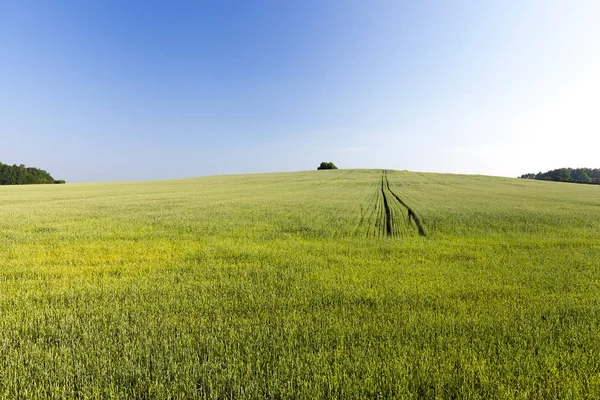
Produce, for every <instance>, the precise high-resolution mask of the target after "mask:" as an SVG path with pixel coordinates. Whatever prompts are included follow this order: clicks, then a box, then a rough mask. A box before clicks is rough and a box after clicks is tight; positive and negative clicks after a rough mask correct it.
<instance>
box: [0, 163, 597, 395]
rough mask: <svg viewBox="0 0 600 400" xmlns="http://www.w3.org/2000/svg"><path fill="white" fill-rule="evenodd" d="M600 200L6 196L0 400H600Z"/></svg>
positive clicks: (176, 188) (255, 186)
mask: <svg viewBox="0 0 600 400" xmlns="http://www.w3.org/2000/svg"><path fill="white" fill-rule="evenodd" d="M382 176H384V177H386V178H387V180H388V182H389V188H388V186H387V185H383V188H382ZM382 189H383V190H382ZM598 189H600V188H599V187H597V186H592V185H555V184H552V183H550V182H532V181H527V180H517V179H505V178H492V177H482V176H460V175H448V174H418V173H410V172H400V171H388V172H387V173H386V174H382V171H381V170H377V171H375V170H337V171H331V173H327V174H322V173H318V172H317V171H313V172H302V173H281V174H264V175H237V176H221V177H206V178H198V179H187V180H177V181H164V182H147V183H146V182H136V183H112V184H106V183H104V184H72V185H40V186H20V187H0V209H1V212H2V215H3V218H1V219H0V232H2V235H0V310H1V312H2V318H0V349H1V350H2V357H0V382H1V383H0V397H2V398H24V399H27V398H32V399H33V398H35V399H38V398H209V399H219V398H297V399H318V398H328V399H329V398H338V399H364V398H407V399H420V398H444V399H448V398H468V399H477V398H479V399H494V398H495V399H503V398H505V399H509V398H523V399H528V398H535V399H546V398H551V399H553V398H599V397H600V336H599V332H600V311H599V310H600V307H599V305H600V269H599V268H598V260H599V259H600V207H598V198H599V197H598V195H599V192H598ZM392 193H394V194H396V195H397V196H398V197H399V198H401V199H402V201H403V202H404V203H405V204H406V205H407V206H408V207H410V209H411V210H413V212H415V213H417V214H418V215H419V217H420V220H421V221H422V223H423V224H424V226H425V227H426V228H427V236H426V237H424V236H420V235H419V234H418V231H417V229H415V226H414V223H413V222H411V220H410V219H409V215H408V211H407V208H406V207H405V206H403V205H402V204H401V203H400V202H399V201H396V200H395V197H394V196H393V195H392ZM384 195H385V196H386V197H387V201H388V208H389V213H390V222H391V230H392V232H395V233H394V235H393V236H387V235H386V234H385V232H386V229H385V227H384V224H385V221H386V213H385V207H384V204H383V196H384ZM323 199H327V201H323Z"/></svg>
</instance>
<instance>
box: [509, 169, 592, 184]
mask: <svg viewBox="0 0 600 400" xmlns="http://www.w3.org/2000/svg"><path fill="white" fill-rule="evenodd" d="M519 178H521V179H537V180H540V181H556V182H575V183H594V184H600V168H559V169H553V170H552V171H548V172H538V173H537V174H524V175H521V176H520V177H519Z"/></svg>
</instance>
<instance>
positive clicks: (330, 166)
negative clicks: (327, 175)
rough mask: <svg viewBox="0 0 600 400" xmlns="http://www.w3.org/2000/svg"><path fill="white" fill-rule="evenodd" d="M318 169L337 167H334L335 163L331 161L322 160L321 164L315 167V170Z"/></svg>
mask: <svg viewBox="0 0 600 400" xmlns="http://www.w3.org/2000/svg"><path fill="white" fill-rule="evenodd" d="M319 169H338V167H336V166H335V164H334V163H332V162H325V161H323V162H322V163H321V165H319V168H317V170H319Z"/></svg>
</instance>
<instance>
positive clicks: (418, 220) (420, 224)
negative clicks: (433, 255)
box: [381, 170, 427, 236]
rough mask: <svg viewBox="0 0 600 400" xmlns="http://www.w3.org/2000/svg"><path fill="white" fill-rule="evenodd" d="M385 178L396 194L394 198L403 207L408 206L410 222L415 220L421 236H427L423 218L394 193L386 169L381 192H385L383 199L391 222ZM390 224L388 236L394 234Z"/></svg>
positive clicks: (389, 189)
mask: <svg viewBox="0 0 600 400" xmlns="http://www.w3.org/2000/svg"><path fill="white" fill-rule="evenodd" d="M384 180H385V186H386V187H387V190H388V191H389V192H390V193H391V194H392V196H394V198H395V199H396V200H397V201H398V203H400V204H401V205H402V207H404V208H406V210H407V211H408V220H409V222H410V221H412V222H414V224H415V226H416V227H417V230H418V231H419V235H420V236H427V233H426V231H425V226H424V225H423V221H421V218H419V216H418V215H417V214H416V213H415V212H414V210H413V209H412V208H410V207H409V206H408V204H406V203H405V202H404V201H403V200H402V199H401V198H400V196H398V195H397V194H396V193H394V191H393V190H392V189H391V188H390V182H389V180H388V177H387V171H386V170H384V171H383V175H382V177H381V192H382V193H383V201H384V205H385V208H386V214H387V218H388V219H389V220H390V222H391V214H390V213H389V206H388V204H387V199H386V197H385V191H384V187H383V181H384ZM388 226H389V229H388V236H392V235H391V224H390V225H388Z"/></svg>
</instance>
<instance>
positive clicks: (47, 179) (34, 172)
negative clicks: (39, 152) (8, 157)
mask: <svg viewBox="0 0 600 400" xmlns="http://www.w3.org/2000/svg"><path fill="white" fill-rule="evenodd" d="M40 183H65V181H63V180H61V181H56V180H55V179H54V178H52V176H50V174H49V173H47V172H46V171H44V170H41V169H38V168H32V167H25V166H24V165H23V164H21V165H7V164H2V163H0V185H29V184H40Z"/></svg>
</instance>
